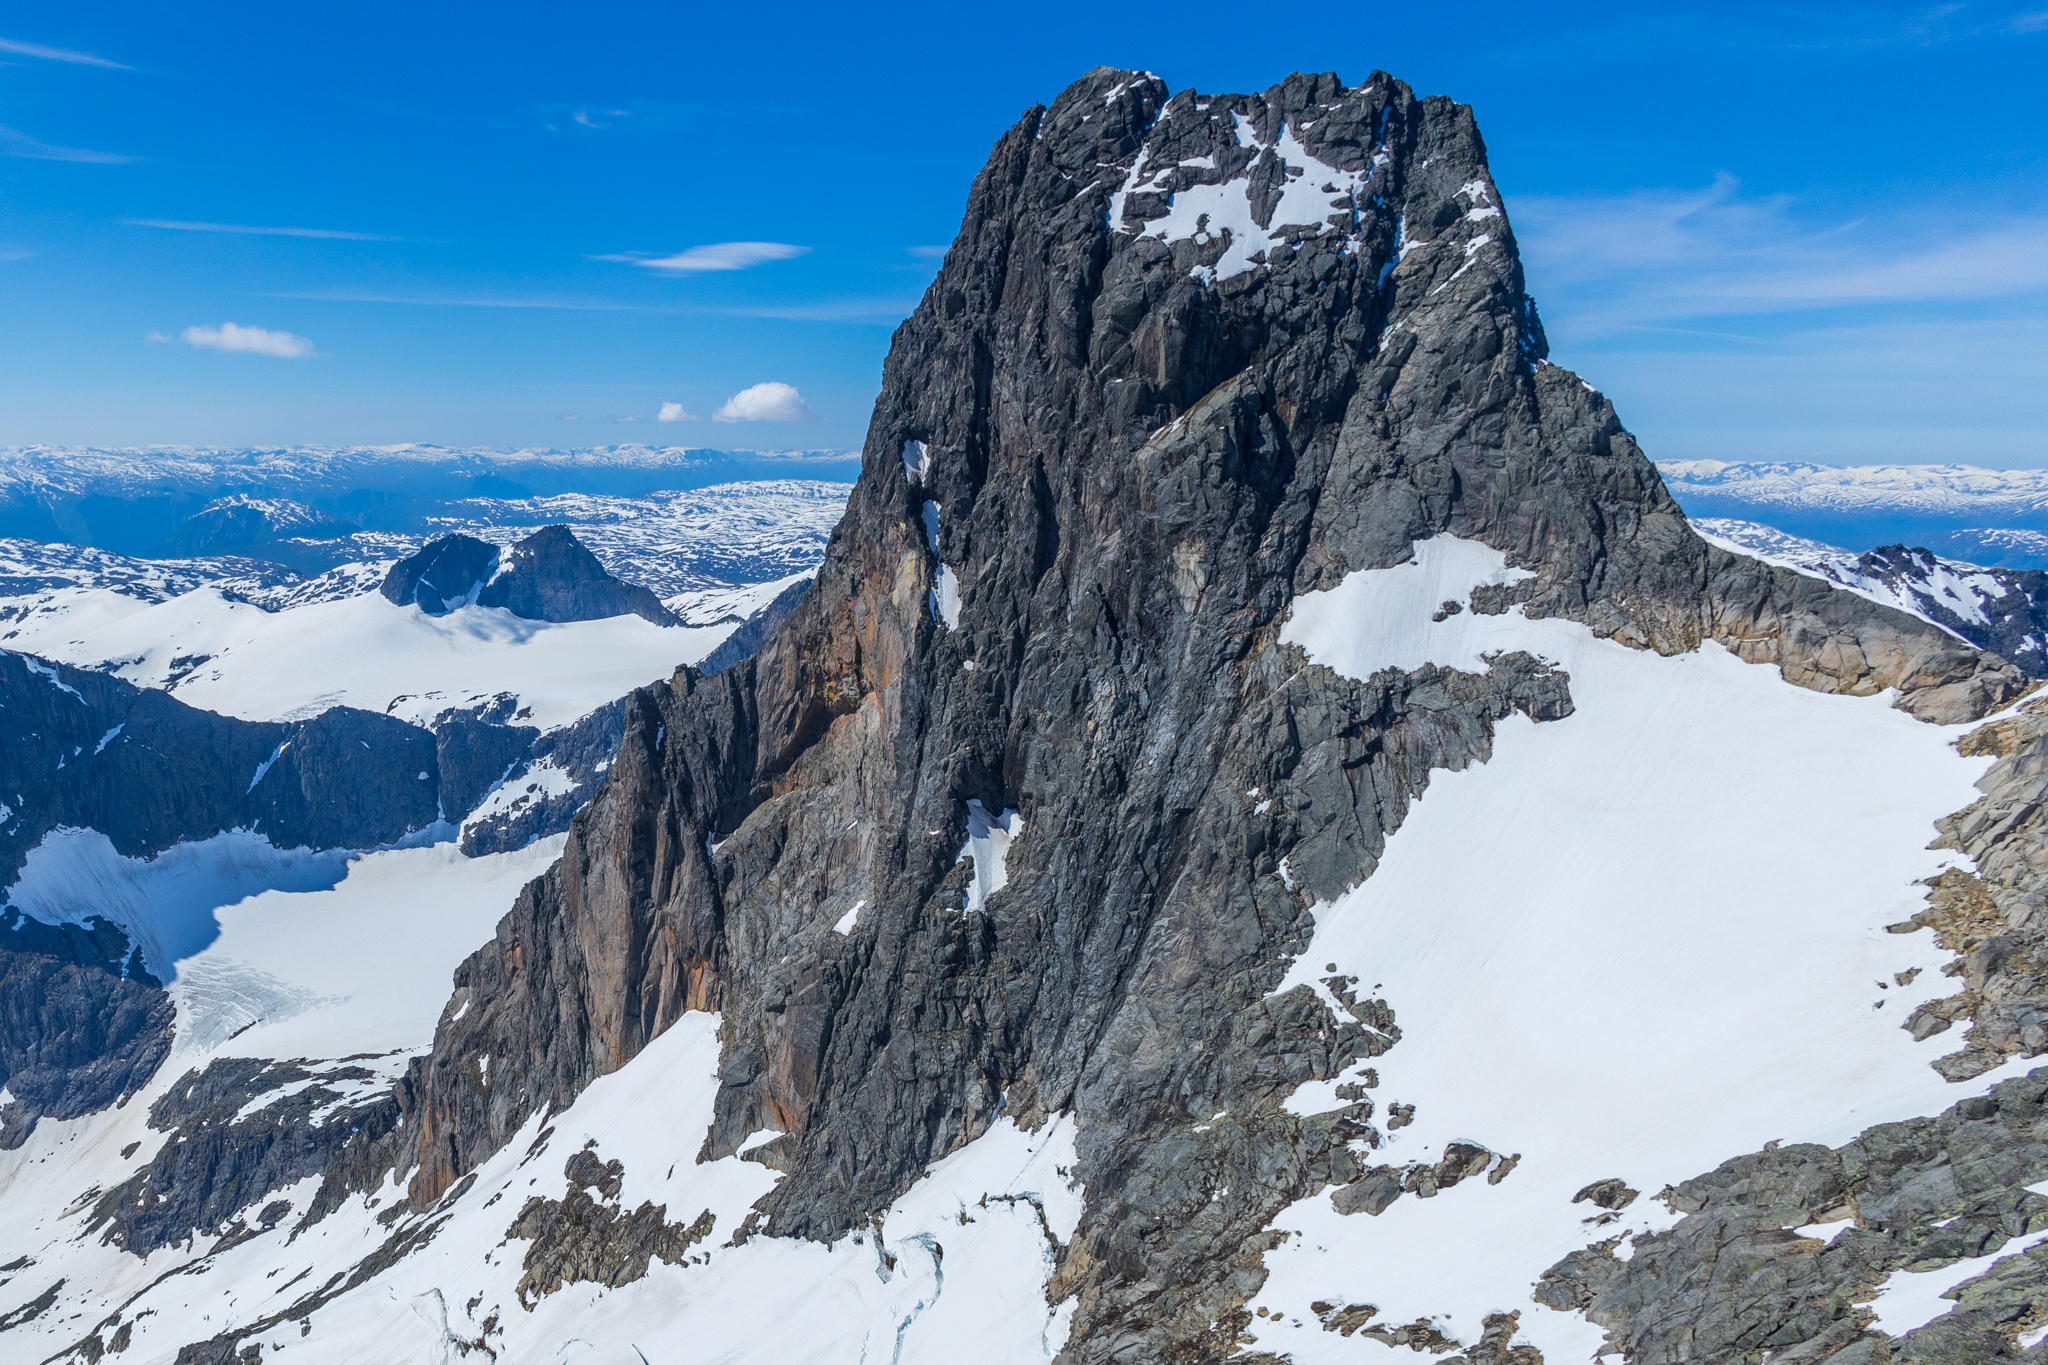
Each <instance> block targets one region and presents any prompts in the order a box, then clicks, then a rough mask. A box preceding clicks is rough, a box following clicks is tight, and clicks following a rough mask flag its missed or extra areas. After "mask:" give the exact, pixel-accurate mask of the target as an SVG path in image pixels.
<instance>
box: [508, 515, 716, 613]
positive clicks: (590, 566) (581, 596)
mask: <svg viewBox="0 0 2048 1365" xmlns="http://www.w3.org/2000/svg"><path fill="white" fill-rule="evenodd" d="M477 602H478V603H479V604H480V605H482V606H486V607H503V608H505V609H506V610H507V611H509V612H511V613H512V614H513V615H514V616H524V617H525V618H527V619H528V620H530V621H597V620H602V619H603V618H605V617H607V616H638V617H642V618H644V619H645V620H649V621H652V622H654V624H656V625H658V626H673V625H678V624H680V623H679V622H678V621H677V620H676V618H675V614H674V613H673V612H671V611H669V609H668V608H667V607H664V606H663V605H662V604H661V599H660V598H658V597H656V596H655V595H654V594H653V593H651V592H649V591H648V590H647V589H646V588H643V587H640V586H638V585H637V584H633V583H621V582H620V581H619V580H618V579H616V578H613V577H612V576H611V575H610V574H609V573H606V572H605V568H604V565H602V564H600V563H598V562H597V556H596V555H593V554H592V553H590V551H589V550H586V549H585V548H583V542H582V541H580V540H578V539H576V537H575V536H574V535H572V534H570V531H569V528H568V527H566V526H543V527H541V529H540V530H538V531H535V532H534V533H533V534H532V535H530V536H528V537H527V538H526V539H524V540H522V541H520V542H519V543H518V544H517V545H514V546H513V547H512V548H511V549H509V550H507V551H505V555H504V558H503V559H502V560H501V561H500V563H499V571H498V574H497V575H496V577H494V578H493V579H492V580H491V581H490V583H488V584H487V585H486V586H485V587H484V590H483V592H482V593H480V594H478V596H477Z"/></svg>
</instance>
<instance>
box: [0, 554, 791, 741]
mask: <svg viewBox="0 0 2048 1365" xmlns="http://www.w3.org/2000/svg"><path fill="white" fill-rule="evenodd" d="M760 595H761V593H760V592H759V591H756V592H754V593H751V594H747V595H746V596H745V599H744V601H736V602H735V603H734V606H744V607H745V611H751V610H753V607H754V605H758V603H754V602H753V601H752V599H753V598H754V597H758V596H760ZM769 595H771V596H772V594H769ZM44 596H45V597H47V599H48V600H47V601H46V602H44V603H43V604H42V607H43V609H42V610H40V611H37V612H34V613H31V614H28V615H26V616H24V617H23V618H22V619H21V620H19V621H18V622H15V623H14V624H12V625H11V626H10V628H9V630H8V632H7V635H6V638H5V639H4V641H0V644H4V646H5V647H6V648H8V649H15V650H20V651H23V652H25V653H31V654H38V655H41V656H42V657H44V658H47V659H56V660H59V661H61V662H64V663H68V664H75V665H79V666H81V667H90V666H99V667H106V668H109V669H110V670H111V671H112V672H113V673H114V674H115V675H116V676H118V677H121V678H125V679H127V680H128V681H130V682H133V683H137V684H140V685H142V686H145V687H169V688H170V690H171V692H172V694H173V695H175V696H176V697H177V698H178V699H179V700H180V701H183V702H185V703H187V704H188V705H191V706H198V707H203V708H205V709H206V710H209V711H217V712H220V713H221V714H223V715H230V716H238V717H240V718H242V719H244V720H287V719H301V718H304V717H309V716H313V715H317V714H318V713H320V712H321V711H324V710H326V709H328V708H329V707H332V706H354V707H360V708H362V709H363V710H366V711H384V712H388V713H390V714H392V715H395V716H397V717H398V718H400V719H401V720H408V721H413V722H416V723H417V722H425V721H430V720H432V719H433V717H434V716H435V715H437V714H438V713H440V712H441V711H443V710H446V709H448V708H449V707H456V706H464V705H472V704H475V703H476V702H477V701H480V700H483V699H487V698H490V697H494V696H497V695H498V694H499V693H503V692H510V693H512V694H514V695H515V696H517V697H518V698H519V700H520V703H521V705H522V706H523V707H526V708H530V709H531V714H530V715H528V716H524V717H522V718H521V719H522V721H523V722H524V723H528V724H532V725H536V726H539V727H540V728H542V729H547V728H550V727H552V726H556V725H563V724H566V723H568V722H569V721H572V720H575V719H576V718H577V717H579V716H582V715H585V714H587V713H589V712H590V711H592V710H594V709H595V708H597V707H599V706H602V705H604V704H605V703H606V702H609V701H612V700H613V699H615V698H617V697H621V696H623V695H625V694H626V693H628V692H630V691H632V690H633V689H634V688H636V687H642V686H645V685H646V684H648V683H650V682H654V681H656V680H658V679H663V678H666V677H668V676H669V675H670V674H671V673H673V672H674V671H675V670H676V669H677V668H678V667H680V666H681V665H683V664H686V663H695V662H697V661H698V660H699V659H702V658H703V657H704V656H705V655H706V654H709V653H710V652H711V651H712V650H713V649H716V648H717V647H718V645H719V644H721V643H722V642H723V641H724V639H725V637H726V636H727V635H730V634H731V633H732V632H733V630H734V629H735V628H736V626H737V625H738V620H737V619H734V618H735V617H737V616H743V615H744V614H745V611H738V612H734V611H726V612H721V613H720V615H721V616H723V617H725V618H726V619H723V620H719V619H718V618H717V617H714V618H713V620H715V621H717V624H707V625H702V626H666V627H665V626H658V625H655V624H654V623H653V622H651V621H646V620H643V619H641V618H640V617H638V616H614V617H610V618H608V619H605V620H599V621H569V622H554V621H530V620H526V619H524V618H522V617H518V616H514V615H512V613H510V612H509V611H506V610H504V609H502V608H494V607H478V606H467V607H462V608H459V609H458V610H455V611H451V612H449V613H447V614H446V615H444V616H429V615H427V614H426V613H425V612H422V611H420V610H419V609H418V608H416V607H398V606H394V605H392V604H391V603H390V602H388V601H386V600H385V599H384V597H383V596H382V594H380V593H375V592H369V593H362V594H359V595H357V596H353V597H347V598H343V599H340V600H338V601H328V602H314V603H310V604H308V605H305V606H298V607H292V608H290V609H288V610H284V611H264V610H263V609H262V608H260V607H256V606H252V605H250V604H248V603H246V602H238V601H235V600H233V599H232V598H230V597H227V596H224V595H223V594H222V593H221V592H220V590H219V589H217V588H212V587H205V588H199V589H196V590H195V591H192V592H189V593H185V594H184V595H182V596H179V597H173V598H171V599H170V600H168V601H164V602H157V603H149V602H145V601H143V600H141V599H139V598H136V597H130V596H125V595H123V594H121V593H118V592H114V591H112V590H110V589H105V588H72V589H61V590H58V591H56V592H54V593H49V594H45V595H44ZM688 619H700V618H688Z"/></svg>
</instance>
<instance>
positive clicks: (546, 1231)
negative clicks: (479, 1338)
mask: <svg viewBox="0 0 2048 1365" xmlns="http://www.w3.org/2000/svg"><path fill="white" fill-rule="evenodd" d="M564 1173H565V1174H566V1175H567V1176H568V1177H569V1195H568V1198H566V1199H540V1198H533V1199H529V1200H527V1201H526V1203H525V1205H524V1206H523V1207H522V1208H521V1209H520V1210H519V1216H518V1217H517V1218H516V1219H514V1220H513V1222H512V1226H511V1227H509V1228H507V1229H506V1230H505V1235H506V1236H507V1237H524V1238H529V1239H531V1240H532V1242H533V1245H532V1246H530V1247H528V1248H527V1250H526V1260H525V1262H524V1266H523V1269H524V1270H525V1273H524V1274H523V1275H521V1276H520V1277H519V1290H518V1292H519V1300H520V1302H521V1303H523V1304H525V1305H526V1306H527V1307H529V1308H530V1307H532V1305H533V1301H534V1300H536V1299H539V1298H541V1297H543V1296H545V1295H548V1294H552V1293H554V1292H555V1291H556V1290H558V1289H560V1288H561V1287H562V1286H563V1285H565V1284H568V1283H570V1282H572V1281H578V1280H581V1281H586V1282H590V1283H595V1284H602V1285H608V1286H610V1287H611V1288H613V1289H617V1288H620V1287H622V1286H624V1285H628V1284H631V1283H632V1282H633V1281H635V1280H637V1279H639V1278H640V1277H641V1276H643V1275H645V1274H646V1273H647V1265H648V1263H649V1262H650V1261H653V1260H656V1259H659V1260H663V1261H666V1262H668V1263H669V1264H670V1265H677V1264H680V1263H681V1261H682V1260H683V1258H684V1257H685V1256H687V1255H688V1254H689V1251H690V1248H691V1247H694V1246H695V1245H697V1243H699V1242H701V1241H703V1240H704V1239H705V1238H706V1237H708V1236H710V1235H711V1229H712V1226H713V1225H714V1224H715V1223H716V1222H717V1219H716V1218H715V1217H714V1216H713V1215H712V1213H711V1211H710V1210H709V1209H706V1210H704V1212H703V1213H701V1214H699V1215H698V1216H697V1218H696V1220H695V1221H694V1222H692V1223H690V1224H688V1225H687V1226H685V1225H684V1224H681V1223H671V1222H669V1221H668V1206H667V1205H665V1204H652V1203H646V1202H642V1203H641V1205H640V1207H639V1208H637V1209H634V1210H633V1211H632V1212H631V1213H627V1212H626V1211H625V1210H623V1209H622V1208H620V1207H619V1186H620V1180H621V1176H622V1174H623V1172H622V1170H621V1168H620V1166H619V1163H618V1162H616V1161H609V1162H605V1163H603V1164H600V1163H599V1162H598V1160H597V1158H596V1157H594V1156H592V1155H591V1154H590V1153H589V1152H588V1151H582V1152H578V1153H576V1154H575V1155H574V1156H571V1157H570V1158H569V1161H568V1165H567V1167H566V1168H565V1172H564ZM591 1191H595V1192H596V1197H595V1198H592V1196H591V1193H590V1192H591Z"/></svg>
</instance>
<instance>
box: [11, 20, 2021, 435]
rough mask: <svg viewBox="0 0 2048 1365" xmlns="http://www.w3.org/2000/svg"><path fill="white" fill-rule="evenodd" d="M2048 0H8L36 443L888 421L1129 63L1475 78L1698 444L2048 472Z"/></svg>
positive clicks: (1594, 345)
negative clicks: (1065, 132) (1019, 130)
mask: <svg viewBox="0 0 2048 1365" xmlns="http://www.w3.org/2000/svg"><path fill="white" fill-rule="evenodd" d="M2044 4H2048V0H2027V2H2026V3H2019V4H2012V3H2000V4H1991V3H1987V4H1968V5H1944V6H1938V7H1932V8H1929V7H1925V6H1883V5H1863V6H1846V5H1845V6H1810V5H1809V6H1778V7H1764V6H1743V5H1733V6H1731V5H1721V6H1715V7H1713V8H1699V9H1694V10H1681V9H1668V8H1659V9H1656V10H1651V9H1649V8H1647V7H1643V8H1637V7H1599V6H1576V7H1545V6H1533V5H1529V4H1527V3H1517V4H1497V5H1496V4H1466V5H1462V6H1447V5H1400V6H1369V7H1362V6H1350V7H1314V6H1306V7H1305V6H1299V5H1286V6H1280V5H1270V6H1259V5H1246V4H1234V5H1212V4H1202V3H1184V4H1181V5H1177V6H1172V7H1166V8H1162V7H1158V6H1104V5H1100V4H1088V5H1078V4H1064V3H1054V4H1040V5H1035V6H1030V7H1021V6H1014V7H1013V6H1004V7H996V6H985V7H975V6H945V7H940V6H922V7H920V6H895V7H892V8H889V9H887V10H882V9H861V8H857V7H848V6H833V7H825V6H813V5H803V4H798V5H786V6H784V7H783V8H782V9H780V10H776V11H772V12H771V11H763V10H759V9H757V8H755V7H752V6H733V5H721V6H716V7H711V6H700V5H687V4H686V5H663V6H652V5H648V6H610V7H602V8H592V7H565V6H561V5H549V6H546V7H542V6H537V5H524V4H499V5H493V6H488V7H487V6H455V5H440V6H421V5H418V4H409V5H390V4H381V3H351V4H348V5H331V4H305V5H297V6H278V5H275V4H268V3H266V4H263V5H253V4H220V3H216V4H209V5H203V6H199V5H182V4H179V5H173V4H164V3H149V4H139V3H138V4H129V5H119V4H92V3H89V2H82V0H72V3H67V4H63V5H59V4H54V3H40V4H9V5H5V6H0V445H17V444H28V443H54V444H86V443H92V444H102V445H107V444H143V443H151V442H192V443H214V444H230V445H250V444H254V445H271V444H293V443H329V442H332V443H356V442H365V443H387V442H396V441H406V440H417V441H432V442H439V443H443V444H487V445H509V446H523V445H551V446H589V445H602V444H610V443H613V442H620V441H649V442H654V443H664V444H687V445H700V446H719V447H753V448H761V449H798V448H813V449H816V448H840V449H845V448H851V447H856V446H858V445H859V444H860V442H861V439H862V436H863V434H864V432H865V428H866V423H867V418H868V414H869V410H870V407H871V405H872V403H873V399H874V393H875V390H876V387H877V385H878V382H879V375H880V367H881V360H882V356H883V354H884V353H885V351H886V350H887V347H888V341H889V335H890V331H891V329H892V328H893V327H894V325H895V324H896V322H897V321H899V320H900V319H901V318H902V316H903V315H904V314H905V313H907V312H908V310H909V309H910V307H912V306H913V305H914V304H915V302H916V300H917V298H918V296H919V295H920V293H921V292H922V291H923V289H924V286H925V285H926V284H927V282H928V281H929V280H930V278H931V275H932V273H933V270H934V269H935V266H936V262H935V260H934V259H933V255H934V248H938V247H941V246H942V245H943V244H944V243H946V242H947V241H948V240H950V238H951V236H952V234H953V231H954V229H955V228H956V226H957V224H958V221H959V214H960V209H961V205H962V202H963V200H964V198H965V194H966V189H967V184H968V181H969V179H970V178H971V177H972V175H973V174H974V172H975V171H976V170H977V169H978V168H979V166H980V165H981V162H982V160H983V158H984V157H985V156H986V155H987V152H988V148H989V146H990V144H991V143H992V142H993V141H994V140H995V138H996V137H997V136H998V135H999V134H1000V133H1001V132H1002V131H1003V129H1004V128H1006V127H1007V126H1009V124H1010V123H1012V122H1013V121H1014V120H1015V119H1016V118H1017V116H1018V115H1019V113H1020V112H1021V111H1022V110H1023V109H1024V108H1026V107H1027V106H1029V105H1030V104H1032V103H1033V102H1036V101H1043V100H1049V99H1050V98H1051V97H1052V96H1053V95H1054V94H1056V93H1057V92H1058V91H1059V89H1060V88H1061V87H1062V86H1063V85H1064V84H1065V83H1066V82H1068V81H1069V80H1071V79H1073V78H1074V77H1075V76H1078V75H1079V74H1080V73H1081V72H1083V71H1084V70H1086V69H1087V68H1089V67H1090V66H1093V65H1096V64H1111V65H1118V66H1135V67H1143V68H1148V69H1151V70H1154V71H1157V72H1159V73H1160V74H1161V75H1162V76H1163V77H1164V78H1165V79H1166V80H1167V81H1168V83H1169V84H1170V85H1172V86H1173V87H1174V88H1175V89H1179V88H1182V87H1185V86H1190V85H1192V86H1196V87H1199V88H1201V89H1203V90H1205V91H1211V92H1214V91H1221V90H1248V89H1259V88H1263V87H1265V86H1267V85H1269V84H1271V83H1272V82H1274V81H1276V80H1277V79H1279V78H1280V77H1281V76H1282V75H1284V74H1285V73H1286V72H1287V71H1289V70H1292V69H1320V70H1334V71H1336V72H1338V73H1339V74H1340V75H1341V76H1343V77H1344V78H1345V79H1346V80H1348V81H1354V82H1355V81H1358V80H1361V79H1363V77H1364V76H1365V75H1366V73H1367V72H1369V71H1371V70H1372V69H1374V68H1376V67H1377V68H1384V69H1386V70H1389V71H1391V72H1393V73H1394V74H1395V75H1397V76H1399V77H1401V78H1403V79H1405V80H1407V81H1408V82H1410V83H1411V84H1412V85H1414V86H1415V87H1416V89H1417V90H1418V91H1420V92H1421V93H1425V94H1446V95H1450V96H1452V97H1454V98H1456V99H1459V100H1462V101H1465V102H1468V103H1470V104H1472V105H1474V106H1475V108H1476V110H1477V112H1478V116H1479V119H1480V124H1481V127H1482V128H1483V129H1484V131H1485V134H1486V137H1487V142H1488V146H1489V150H1490V153H1491V157H1492V164H1493V169H1494V174H1495V177H1496V179H1497V180H1498V181H1499V183H1500V185H1501V187H1502V190H1503V192H1504V195H1505V198H1506V201H1507V206H1508V210H1509V213H1510V215H1511V216H1512V218H1513V220H1514V222H1515V225H1516V228H1517V231H1518V234H1519V236H1520V238H1521V241H1522V244H1523V250H1524V256H1525V259H1526V261H1527V264H1528V268H1529V276H1530V286H1531V290H1532V292H1533V293H1534V294H1535V295H1536V296H1537V299H1538V301H1539V303H1540V305H1541V307H1542V309H1543V312H1544V317H1545V320H1546V323H1547V325H1548V328H1549V331H1550V336H1551V339H1552V345H1553V353H1554V358H1555V359H1556V360H1558V361H1559V362H1560V363H1562V364H1566V365H1569V366H1572V367H1573V368H1575V369H1578V370H1579V371H1580V372H1582V373H1583V374H1584V375H1585V376H1586V377H1587V378H1588V379H1590V380H1591V381H1592V382H1593V383H1594V384H1595V385H1597V386H1598V387H1600V388H1601V389H1602V390H1604V391H1605V392H1607V393H1608V394H1610V395H1611V396H1613V398H1614V399H1615V401H1616V403H1617V405H1618V406H1619V407H1620V409H1621V413H1622V417H1623V420H1624V421H1625V422H1627V423H1628V424H1629V426H1630V427H1631V428H1632V429H1633V430H1635V431H1636V432H1637V433H1638V434H1639V435H1640V437H1641V438H1642V440H1643V442H1644V444H1645V445H1646V446H1647V447H1648V449H1649V450H1650V452H1651V453H1652V454H1653V455H1654V456H1657V457H1660V458H1665V457H1686V456H1690V457H1711V458H1724V459H1757V458H1767V459H1780V458H1786V459H1790V458H1798V459H1816V460H1821V461H1824V462H1828V463H1860V462H1867V461H1923V460H1957V461H1966V462H1971V463H1979V464H1988V465H1995V466H2039V465H2048V440H2044V439H2043V435H2044V432H2048V316H2044V304H2048V137H2044V133H2048V8H2043V6H2044ZM173 225H185V226H173ZM192 225H201V226H192ZM205 225H211V226H205ZM258 228H261V229H291V230H292V231H289V232H275V231H250V230H246V229H258ZM221 229H235V230H221ZM735 243H737V244H749V243H752V244H765V245H756V246H753V247H747V246H744V245H742V246H739V247H734V246H731V245H729V244H735ZM722 244H724V245H722ZM705 248H720V249H718V250H710V251H706V250H703V249H705ZM705 267H725V268H705ZM227 323H233V324H235V327H236V329H237V330H225V329H224V324H227ZM247 329H260V330H257V331H251V330H247ZM152 337H155V338H160V339H157V340H151V339H150V338H152ZM236 346H240V347H244V348H254V349H239V350H238V349H231V348H233V347H236ZM223 347H227V348H230V349H223ZM764 384H766V385H782V386H788V388H790V389H794V390H795V391H796V394H795V395H792V394H790V393H788V392H787V391H785V390H784V389H781V388H772V389H757V388H755V386H757V385H764ZM750 390H751V393H749V392H748V391H750ZM742 394H745V395H746V396H745V397H743V398H741V399H739V401H737V402H735V401H734V400H735V396H736V395H742ZM664 404H674V405H677V406H678V408H679V409H680V412H684V413H688V414H690V415H692V416H694V417H696V418H699V419H707V420H698V421H694V422H691V421H680V420H678V421H674V422H668V423H663V422H657V421H656V420H655V418H656V417H657V415H658V414H659V413H660V412H661V410H662V406H663V405H664ZM721 410H723V411H724V412H725V413H726V415H727V416H730V417H738V418H742V419H747V420H737V421H732V422H716V421H711V420H708V419H709V418H711V417H712V416H713V415H714V414H716V413H718V412H720V411H721ZM565 414H575V415H576V418H577V420H575V421H567V420H564V415H565ZM671 415H672V416H674V415H678V413H677V411H676V409H671ZM807 416H808V417H815V418H816V419H817V420H814V421H796V420H783V419H789V418H798V417H807ZM624 418H631V419H633V420H632V421H630V422H629V421H623V420H615V419H624ZM762 419H769V420H762Z"/></svg>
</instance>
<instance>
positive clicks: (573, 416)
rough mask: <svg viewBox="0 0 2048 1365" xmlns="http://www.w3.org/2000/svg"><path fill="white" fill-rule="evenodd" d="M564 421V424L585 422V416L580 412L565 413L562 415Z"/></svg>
mask: <svg viewBox="0 0 2048 1365" xmlns="http://www.w3.org/2000/svg"><path fill="white" fill-rule="evenodd" d="M562 420H563V421H564V422H580V421H582V420H583V414H582V413H580V412H565V413H563V414H562Z"/></svg>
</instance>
